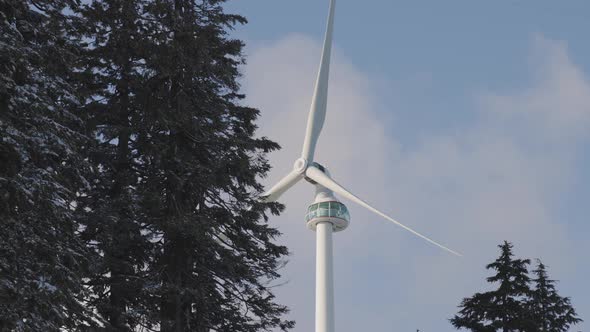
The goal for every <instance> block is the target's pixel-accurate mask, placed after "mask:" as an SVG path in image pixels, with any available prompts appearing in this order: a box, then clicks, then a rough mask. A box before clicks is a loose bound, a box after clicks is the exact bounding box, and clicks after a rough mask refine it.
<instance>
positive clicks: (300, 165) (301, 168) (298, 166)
mask: <svg viewBox="0 0 590 332" xmlns="http://www.w3.org/2000/svg"><path fill="white" fill-rule="evenodd" d="M307 165H308V162H307V159H305V158H299V159H297V160H295V163H294V164H293V170H294V171H296V172H298V173H299V174H304V173H305V170H306V169H307Z"/></svg>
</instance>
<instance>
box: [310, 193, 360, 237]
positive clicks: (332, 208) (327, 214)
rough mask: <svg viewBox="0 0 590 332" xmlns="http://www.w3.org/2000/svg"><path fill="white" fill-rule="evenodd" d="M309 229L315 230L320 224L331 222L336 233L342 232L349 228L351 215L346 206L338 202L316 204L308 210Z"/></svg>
mask: <svg viewBox="0 0 590 332" xmlns="http://www.w3.org/2000/svg"><path fill="white" fill-rule="evenodd" d="M305 221H306V222H307V227H309V228H310V229H312V230H315V228H316V226H317V224H318V223H320V222H330V223H332V225H333V226H334V231H335V232H338V231H342V230H344V229H346V227H348V224H349V223H350V213H349V212H348V209H347V208H346V205H344V204H342V203H340V202H337V201H329V202H320V203H315V204H312V205H310V206H309V208H307V215H306V216H305Z"/></svg>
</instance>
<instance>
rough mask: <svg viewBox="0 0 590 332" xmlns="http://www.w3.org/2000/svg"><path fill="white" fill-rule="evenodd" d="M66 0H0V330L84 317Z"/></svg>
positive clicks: (77, 144) (81, 140)
mask: <svg viewBox="0 0 590 332" xmlns="http://www.w3.org/2000/svg"><path fill="white" fill-rule="evenodd" d="M69 4H70V3H68V2H67V1H49V0H39V1H34V2H33V1H5V0H2V1H0V229H1V232H0V330H2V331H10V330H16V331H58V330H59V329H60V328H73V327H75V326H78V325H80V324H83V323H84V322H85V321H87V320H88V319H90V317H91V316H92V315H91V313H90V312H88V311H87V310H86V308H85V307H84V306H83V305H82V303H81V302H80V301H82V300H83V299H84V297H85V292H84V288H83V285H82V278H83V276H84V274H85V271H86V267H87V264H88V258H89V257H88V251H87V250H86V248H85V247H84V245H83V243H82V242H81V241H79V238H78V236H77V233H76V232H77V230H78V228H79V224H78V223H77V222H76V219H75V215H74V213H73V208H72V206H73V204H74V203H75V202H76V199H77V198H76V194H77V192H78V189H79V188H84V187H86V186H87V185H88V183H87V181H86V178H85V177H86V175H87V171H88V165H87V164H86V163H85V161H84V158H83V157H82V154H81V153H82V151H83V148H84V146H85V145H86V144H87V141H88V140H87V138H86V137H85V136H84V134H83V123H82V121H81V119H80V117H79V116H78V114H77V113H78V112H77V110H78V105H79V98H78V95H77V93H76V89H75V82H74V81H73V80H72V76H71V74H72V73H71V71H70V69H69V63H70V61H71V60H72V59H74V58H75V56H76V52H77V46H76V44H74V43H71V42H70V41H69V40H67V39H66V38H65V37H64V35H65V32H66V30H67V29H68V28H69V26H70V18H68V17H67V16H64V15H63V9H64V8H65V7H66V5H69Z"/></svg>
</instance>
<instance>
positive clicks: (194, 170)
mask: <svg viewBox="0 0 590 332" xmlns="http://www.w3.org/2000/svg"><path fill="white" fill-rule="evenodd" d="M221 3H222V1H185V0H175V1H160V0H154V1H142V0H128V1H127V0H126V1H121V0H104V1H94V2H92V3H91V4H89V5H88V6H85V7H83V8H82V10H81V11H80V14H81V15H82V16H83V18H84V20H85V21H84V24H83V25H82V26H80V27H79V31H80V33H81V36H82V37H83V38H84V40H86V41H88V45H87V47H86V54H85V60H84V62H83V63H81V66H80V68H81V73H80V74H81V76H82V77H83V78H84V80H85V82H86V84H85V87H86V89H87V90H86V94H87V96H88V100H89V102H88V103H87V105H86V110H87V111H88V114H89V117H90V121H89V124H90V129H91V131H92V132H93V133H94V134H95V136H96V137H97V146H96V147H95V148H94V149H93V150H92V151H91V154H90V156H91V161H92V162H93V164H95V165H96V166H97V169H98V177H97V179H96V180H95V181H94V182H93V186H92V190H91V191H89V192H88V194H87V195H85V197H84V198H85V199H84V204H83V205H81V207H82V208H83V210H85V211H88V213H87V215H88V216H87V219H86V223H87V225H88V226H87V228H86V230H85V232H84V236H85V239H86V240H87V242H88V244H90V245H92V246H93V247H94V248H95V250H96V252H98V253H100V255H101V258H100V259H99V260H97V262H96V263H97V264H96V267H97V269H96V271H95V274H94V275H93V276H92V278H91V279H92V280H91V282H90V285H91V287H92V290H93V292H94V294H95V295H96V296H97V297H96V299H94V300H93V301H92V302H91V305H92V307H94V308H96V309H97V310H98V311H99V312H100V314H101V315H102V317H103V318H104V320H105V321H107V322H108V323H109V327H110V328H113V329H115V330H118V331H124V330H130V329H132V328H134V327H137V326H138V325H142V326H147V327H156V326H158V325H159V327H160V329H161V330H162V331H209V329H214V330H216V331H264V330H272V329H275V328H281V329H285V330H286V329H288V328H289V327H291V326H292V325H293V323H292V322H289V321H284V320H283V319H282V318H281V316H282V315H283V314H284V313H285V312H286V308H285V307H283V306H280V305H277V304H276V303H274V296H273V294H272V293H271V292H270V288H269V286H268V284H269V283H270V282H272V280H274V279H276V278H278V274H277V270H278V268H279V267H280V266H281V264H282V257H283V256H285V255H286V254H287V249H286V248H285V247H282V246H277V245H275V244H274V243H273V241H274V239H275V237H277V236H278V235H279V233H278V231H277V230H275V229H273V228H270V227H269V226H268V225H267V224H266V222H265V221H264V220H265V218H266V216H265V215H264V211H265V209H267V208H268V207H270V208H272V209H273V210H272V211H273V212H275V213H276V212H278V208H279V207H280V206H278V205H276V204H275V205H269V206H267V205H262V204H260V203H258V202H257V201H256V199H255V197H256V195H257V194H259V193H260V192H261V191H262V187H261V186H260V184H259V183H258V182H257V179H258V178H259V177H261V176H264V175H265V174H266V172H267V171H268V170H269V165H268V163H267V161H266V159H265V157H264V155H265V153H267V152H269V151H271V150H274V149H277V148H278V146H277V144H276V143H274V142H271V141H269V140H268V139H266V138H255V137H254V134H255V130H256V126H255V124H254V121H255V120H256V119H257V117H258V115H259V112H258V111H257V110H255V109H252V108H248V107H244V106H241V105H240V100H241V99H243V96H242V95H240V94H239V91H238V90H239V86H238V84H237V78H238V77H239V71H238V69H239V68H238V67H239V65H241V64H242V63H243V59H242V55H241V50H242V47H243V44H242V42H241V41H239V40H233V39H230V38H228V37H227V30H228V29H231V28H232V27H233V26H234V25H235V24H237V23H244V22H245V19H243V18H242V17H240V16H236V15H228V14H225V13H224V12H223V9H222V7H221Z"/></svg>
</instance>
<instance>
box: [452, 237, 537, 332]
mask: <svg viewBox="0 0 590 332" xmlns="http://www.w3.org/2000/svg"><path fill="white" fill-rule="evenodd" d="M499 247H500V249H501V254H500V257H499V258H498V259H496V261H494V262H493V263H491V264H488V265H487V266H486V269H488V270H494V271H496V274H495V275H493V276H491V277H489V278H487V281H488V282H489V283H493V284H497V285H498V289H496V290H493V291H489V292H485V293H476V294H475V295H474V296H473V297H471V298H466V299H464V300H463V302H462V303H461V305H460V308H461V311H460V312H459V314H458V315H456V316H455V317H454V318H452V319H451V323H452V324H453V326H455V327H456V328H466V329H470V330H471V331H482V332H483V331H504V332H506V331H522V330H523V326H526V325H527V319H528V318H527V314H526V312H525V311H524V306H523V301H524V299H525V298H526V296H528V294H529V293H530V289H529V286H528V283H529V277H528V275H527V273H528V270H527V265H528V264H530V260H528V259H524V260H522V259H515V258H514V254H513V253H512V244H510V243H508V242H504V244H502V245H500V246H499Z"/></svg>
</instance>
